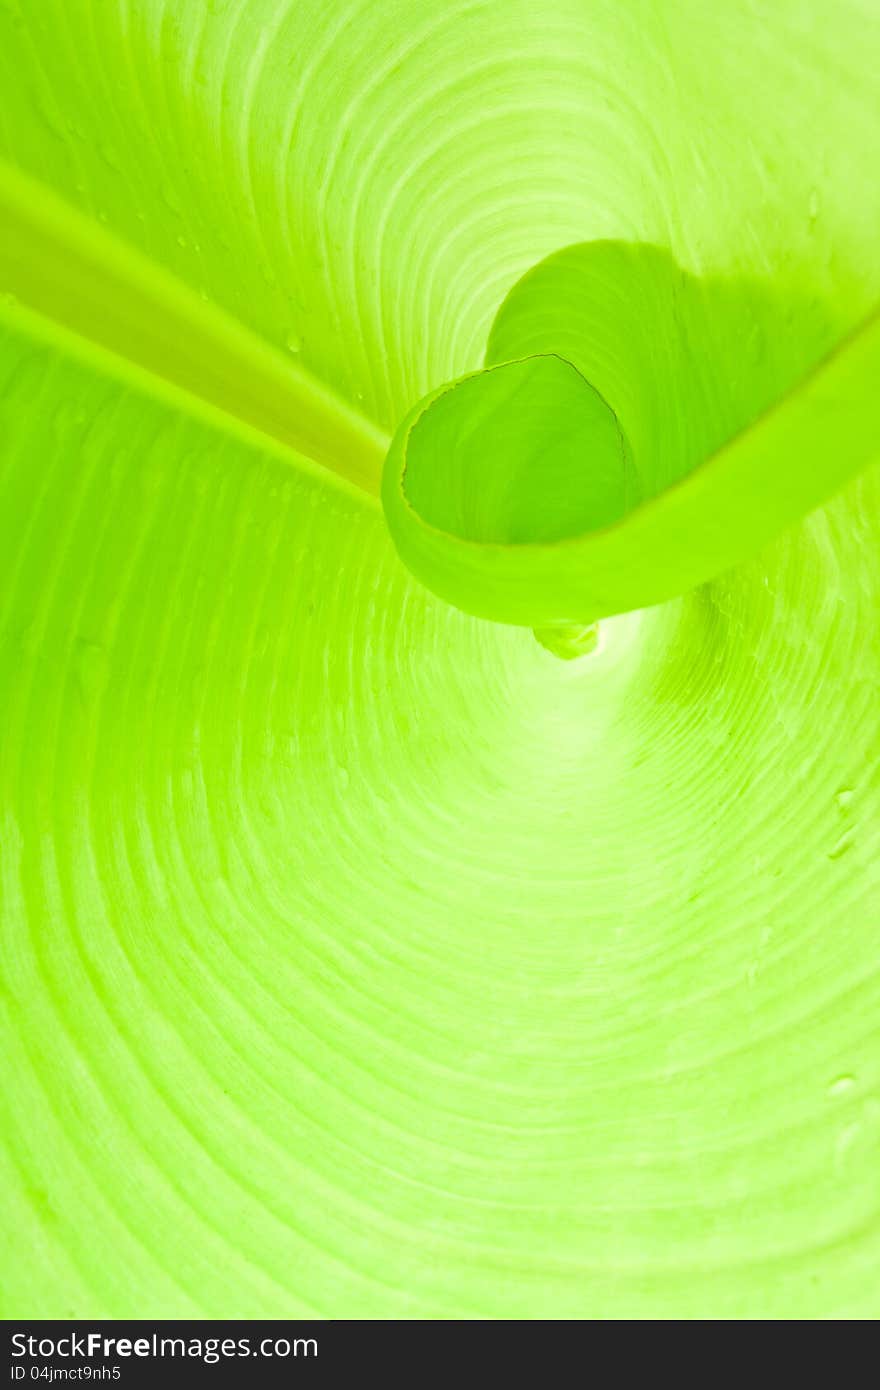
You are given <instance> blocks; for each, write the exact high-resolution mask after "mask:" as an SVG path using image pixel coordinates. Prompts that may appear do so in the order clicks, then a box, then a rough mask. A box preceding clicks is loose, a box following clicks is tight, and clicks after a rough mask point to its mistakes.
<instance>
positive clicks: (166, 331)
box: [0, 164, 389, 497]
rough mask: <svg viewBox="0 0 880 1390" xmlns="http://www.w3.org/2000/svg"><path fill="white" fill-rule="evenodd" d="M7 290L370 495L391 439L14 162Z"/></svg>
mask: <svg viewBox="0 0 880 1390" xmlns="http://www.w3.org/2000/svg"><path fill="white" fill-rule="evenodd" d="M0 223H2V226H3V234H2V236H0V290H2V292H3V293H5V294H7V295H12V296H14V298H15V300H16V301H17V302H19V303H20V304H22V305H23V306H25V308H27V309H30V310H32V311H35V312H37V313H38V314H40V315H42V316H44V317H46V318H48V319H50V320H52V321H53V322H54V323H55V324H58V325H59V326H60V327H62V328H64V329H67V330H69V331H71V332H73V333H75V334H76V335H78V336H79V337H81V338H84V339H86V340H87V341H88V342H90V343H93V344H96V345H97V346H98V347H100V348H103V349H105V350H108V351H110V352H111V353H113V354H115V355H117V356H118V357H120V358H122V359H124V360H125V361H126V362H129V363H132V364H133V365H134V366H136V367H139V368H140V369H141V370H143V371H146V372H148V373H150V374H151V375H152V376H154V377H157V378H159V379H161V380H162V381H165V382H168V383H170V384H171V385H172V386H174V387H176V388H178V389H180V390H183V391H185V392H186V393H188V394H189V395H191V396H194V397H196V398H198V399H199V400H201V401H203V402H205V403H206V404H208V405H209V406H211V407H213V408H214V409H215V410H219V411H220V412H222V414H223V415H225V416H227V417H230V418H231V419H233V420H235V421H237V422H239V423H242V424H244V425H246V426H249V427H250V428H252V429H256V430H257V431H259V432H260V433H261V434H263V435H266V436H268V437H269V438H270V439H271V440H273V441H274V442H275V443H277V444H280V445H281V446H282V447H283V448H285V449H287V450H293V451H295V452H296V453H298V454H303V455H305V456H306V457H307V458H309V459H311V460H312V461H313V462H314V463H317V464H319V465H320V466H321V467H322V468H325V469H328V470H329V471H330V472H332V473H335V474H337V475H338V476H339V477H341V478H343V479H345V481H347V482H349V483H352V484H353V485H354V486H356V487H358V488H360V489H361V490H362V491H364V492H366V493H368V494H370V495H371V496H373V497H376V496H378V492H379V481H380V477H381V471H382V463H383V460H384V457H385V454H386V452H387V449H388V442H389V441H388V438H387V436H386V435H385V434H384V433H383V431H382V430H381V429H379V428H378V426H376V425H375V424H373V423H372V422H371V421H369V420H367V419H365V418H364V416H362V415H361V414H359V413H358V412H357V411H356V410H354V409H353V408H352V407H351V406H350V405H349V404H348V403H347V402H346V401H344V400H343V399H342V398H341V397H339V396H337V395H335V394H334V392H332V391H331V390H329V388H328V387H326V386H325V385H323V383H321V382H320V381H318V380H317V379H316V378H315V377H313V376H311V375H310V373H309V372H308V371H306V370H305V368H304V367H302V366H301V365H299V364H297V363H294V362H291V361H290V360H289V359H288V358H287V357H285V355H284V354H283V353H281V352H280V351H278V350H277V349H276V348H274V347H272V346H271V345H270V344H269V343H267V342H265V341H264V340H263V339H262V338H260V337H259V336H258V335H257V334H256V333H254V332H252V331H251V330H250V329H248V328H246V327H245V326H244V325H243V324H241V323H240V322H239V321H238V320H237V319H235V318H233V317H232V316H231V315H230V314H227V313H226V312H225V311H224V310H223V309H220V308H219V307H218V306H217V305H215V304H212V303H209V302H207V301H206V300H204V299H203V298H202V297H201V296H200V295H199V294H198V293H196V292H195V291H193V290H192V289H190V287H189V286H187V285H186V284H184V283H183V282H182V281H180V280H178V279H177V278H176V277H175V276H173V275H172V274H171V273H170V272H168V271H166V270H165V269H163V268H162V267H160V266H157V265H155V264H154V263H153V262H152V261H150V260H149V259H148V258H147V257H145V256H144V255H142V254H141V252H139V251H137V250H136V249H135V248H134V247H132V246H130V245H128V244H127V243H125V242H122V241H120V240H119V239H118V238H117V237H115V236H114V235H113V234H112V233H111V232H109V231H108V230H107V229H106V228H104V227H102V226H100V225H99V224H98V223H96V222H93V221H91V220H90V219H89V218H87V217H85V216H84V215H83V214H82V213H80V212H78V211H77V210H76V209H75V208H73V207H72V206H71V205H70V204H68V203H66V202H65V201H64V200H63V199H61V198H59V197H57V196H56V195H55V194H53V193H51V192H49V190H47V189H46V188H45V187H43V186H42V185H41V184H39V183H38V182H36V181H34V180H33V179H31V178H30V177H28V176H27V175H25V174H23V173H21V172H20V171H19V170H17V169H15V168H13V167H12V166H10V165H5V164H0Z"/></svg>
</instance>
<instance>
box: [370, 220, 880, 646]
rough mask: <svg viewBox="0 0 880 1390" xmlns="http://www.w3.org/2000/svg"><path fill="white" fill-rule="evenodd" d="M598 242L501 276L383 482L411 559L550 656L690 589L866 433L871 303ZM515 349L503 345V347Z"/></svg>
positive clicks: (851, 466)
mask: <svg viewBox="0 0 880 1390" xmlns="http://www.w3.org/2000/svg"><path fill="white" fill-rule="evenodd" d="M830 324H831V318H830V315H828V314H826V313H825V311H824V308H823V305H822V303H821V301H820V300H819V299H817V298H815V297H813V298H809V297H805V296H799V295H797V294H788V295H786V294H785V293H784V292H782V293H780V290H779V288H778V287H777V286H775V285H767V284H765V283H762V282H761V281H757V280H752V279H747V278H741V279H736V278H730V277H727V278H721V277H716V278H708V277H707V278H704V279H701V278H698V277H696V276H693V275H691V274H687V273H685V272H684V271H682V270H681V269H680V268H679V267H678V266H677V265H676V264H675V262H674V261H673V259H672V257H671V256H670V255H669V254H668V253H667V252H664V251H662V250H661V249H660V248H657V247H651V246H639V245H627V244H620V243H612V242H599V243H592V244H585V245H580V246H573V247H569V248H566V249H565V250H563V251H561V252H559V253H557V254H555V255H553V256H551V257H550V258H549V259H548V260H546V261H545V262H543V263H541V264H540V265H538V266H537V267H535V268H534V269H533V270H532V271H531V272H530V273H529V274H527V275H526V276H525V278H524V279H523V280H522V281H520V282H519V283H518V284H517V285H516V286H515V287H514V288H513V290H512V291H511V292H510V294H509V296H508V298H507V299H506V301H505V303H504V304H503V305H502V308H501V310H500V311H499V314H498V317H497V319H496V321H495V324H494V326H493V329H492V333H491V335H490V340H489V347H488V351H487V355H486V367H485V369H484V371H482V372H478V373H474V374H470V375H468V376H466V377H463V378H460V379H459V380H458V381H455V382H452V383H450V384H449V385H447V386H442V387H440V388H438V389H437V390H435V391H432V392H431V393H430V394H429V395H427V396H425V397H424V398H423V399H422V400H421V401H419V402H418V404H417V405H416V406H414V407H413V409H412V410H411V411H410V412H409V413H408V415H407V416H406V417H405V419H404V420H403V422H402V423H401V425H400V426H399V428H398V430H397V432H396V434H395V437H394V440H393V442H392V445H391V448H390V451H389V453H388V456H387V459H386V462H385V470H384V481H383V489H382V498H383V503H384V507H385V514H386V517H387V519H388V524H389V527H390V530H391V533H392V535H393V537H394V540H395V543H396V545H397V547H398V550H399V552H400V554H401V556H402V558H403V559H404V561H405V562H406V564H407V565H408V566H409V568H410V569H411V570H412V571H413V572H414V573H415V574H416V575H417V576H418V577H419V578H420V579H421V580H422V581H423V583H425V584H427V585H428V586H429V587H430V588H431V589H433V590H434V591H435V592H436V593H438V594H439V595H440V596H441V597H443V598H444V599H446V600H447V601H449V602H451V603H454V604H455V605H456V606H457V607H459V608H463V609H464V610H465V611H467V612H471V613H476V614H479V615H480V616H481V617H485V618H492V619H495V620H498V621H500V622H505V623H518V624H526V625H528V626H531V627H534V628H535V629H537V630H538V632H539V633H540V635H541V640H542V641H543V642H544V644H545V645H549V646H550V647H551V649H553V650H557V649H558V650H559V654H562V655H574V654H577V653H578V651H579V650H580V649H581V644H582V643H584V642H585V643H586V645H587V646H588V647H589V646H590V645H591V640H590V636H589V634H590V633H591V632H592V625H593V624H594V623H595V621H596V619H598V618H603V617H607V616H610V615H612V614H617V613H622V612H626V611H627V610H630V609H634V608H642V607H647V606H649V605H652V604H656V603H659V602H662V601H663V600H666V599H670V598H674V597H676V596H677V595H680V594H683V593H686V592H687V591H688V590H689V589H691V588H693V587H695V586H697V585H699V584H702V583H705V582H706V581H707V580H709V579H712V578H714V577H715V576H716V575H718V574H720V573H723V572H724V571H725V570H727V569H730V568H731V567H732V566H734V565H736V564H739V563H741V562H742V561H744V560H746V559H748V558H749V557H750V556H751V555H753V554H755V553H756V552H757V551H758V550H759V549H760V548H761V547H762V546H763V545H765V544H766V543H767V542H768V541H769V540H770V539H772V537H773V536H774V535H776V534H777V533H778V532H779V531H781V530H782V529H784V528H785V527H786V526H788V525H790V524H791V523H792V522H794V521H796V520H797V519H798V518H799V517H800V516H802V515H803V514H804V513H806V512H808V511H810V510H811V509H812V508H813V507H815V506H816V505H817V504H818V503H820V502H821V501H823V500H824V499H825V498H826V497H828V496H829V495H830V494H831V493H832V492H834V491H835V490H836V489H837V488H839V487H841V486H843V484H844V483H846V481H847V480H848V479H849V478H851V477H852V476H854V475H855V474H856V473H858V472H860V471H861V469H862V468H864V467H865V465H866V463H867V462H868V461H869V460H870V459H871V458H872V457H873V455H874V452H875V450H876V441H877V438H878V435H880V395H878V393H877V392H876V391H875V390H874V389H873V387H872V383H876V381H877V380H878V379H880V319H878V318H877V316H873V317H871V318H868V319H867V320H866V321H865V322H864V323H863V324H862V325H860V327H859V328H858V329H857V330H856V331H855V332H854V333H853V334H852V335H851V336H850V337H848V338H847V339H846V340H845V341H843V342H842V343H834V345H833V347H832V346H831V344H832V343H833V330H832V329H831V327H830ZM514 354H516V356H514Z"/></svg>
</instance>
